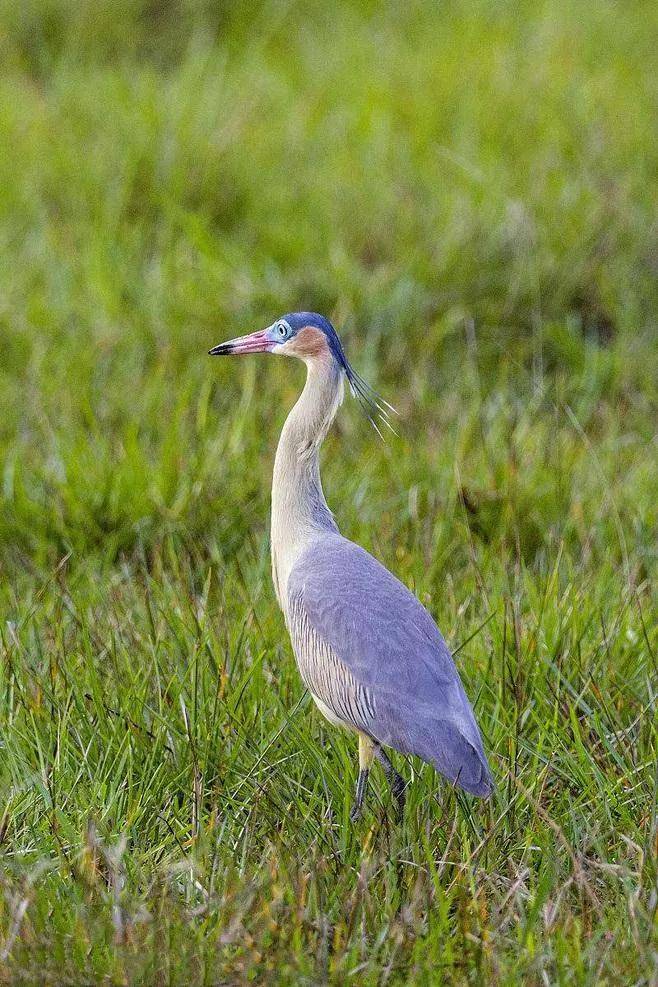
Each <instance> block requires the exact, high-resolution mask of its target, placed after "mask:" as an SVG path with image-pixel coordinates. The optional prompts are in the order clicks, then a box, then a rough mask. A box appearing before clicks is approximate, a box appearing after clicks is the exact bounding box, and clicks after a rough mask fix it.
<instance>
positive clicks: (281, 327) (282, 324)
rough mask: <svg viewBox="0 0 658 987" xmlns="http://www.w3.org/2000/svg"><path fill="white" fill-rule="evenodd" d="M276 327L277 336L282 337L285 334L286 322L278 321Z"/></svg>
mask: <svg viewBox="0 0 658 987" xmlns="http://www.w3.org/2000/svg"><path fill="white" fill-rule="evenodd" d="M277 329H278V330H279V336H281V338H283V337H284V336H285V334H286V324H285V322H279V324H278V326H277Z"/></svg>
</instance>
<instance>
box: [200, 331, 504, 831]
mask: <svg viewBox="0 0 658 987" xmlns="http://www.w3.org/2000/svg"><path fill="white" fill-rule="evenodd" d="M262 351H267V352H275V353H281V354H282V355H289V356H296V357H298V358H300V359H302V360H304V362H305V363H306V365H307V368H308V375H307V380H306V385H305V387H304V390H303V391H302V394H301V396H300V398H299V400H298V401H297V404H296V405H295V407H294V408H293V409H292V411H291V413H290V415H289V416H288V419H287V421H286V424H285V426H284V429H283V432H282V434H281V439H280V441H279V446H278V448H277V454H276V459H275V465H274V479H273V484H272V575H273V580H274V585H275V590H276V594H277V598H278V600H279V603H280V605H281V608H282V610H283V612H284V616H285V619H286V624H287V626H288V629H289V632H290V636H291V640H292V644H293V649H294V652H295V656H296V658H297V663H298V666H299V670H300V673H301V675H302V678H303V680H304V682H305V684H306V685H307V687H308V689H309V691H310V692H311V694H312V696H313V698H314V700H315V701H316V703H317V704H318V706H319V708H320V709H321V710H322V712H323V713H324V714H325V715H326V716H327V717H328V718H329V719H330V720H331V721H332V722H333V723H337V724H341V725H343V726H346V727H348V728H351V729H354V730H356V731H357V733H358V735H359V763H360V773H359V783H358V786H357V795H356V803H355V810H356V811H355V813H354V814H355V815H356V814H358V812H359V811H360V809H361V804H362V801H363V797H364V793H365V789H366V783H367V777H368V770H369V768H370V764H371V762H372V758H373V757H374V756H377V757H378V758H379V759H380V760H381V761H382V763H383V764H384V768H385V770H386V772H387V775H388V776H389V779H390V780H391V781H392V784H393V789H394V793H395V794H396V795H397V796H398V798H399V799H400V801H401V802H402V801H403V794H404V785H403V783H402V780H401V778H400V776H399V775H397V773H396V772H395V771H394V770H393V767H392V765H391V764H390V761H389V760H388V758H387V756H386V755H385V754H384V752H383V750H382V749H381V745H385V746H387V747H392V748H394V749H395V750H398V751H401V752H402V753H405V754H417V755H418V756H419V757H421V758H423V760H425V761H428V762H430V763H431V764H433V765H434V766H435V767H436V769H437V770H438V771H440V772H441V774H443V775H445V777H446V778H448V779H449V780H450V781H451V782H452V783H454V784H457V785H459V786H461V787H462V788H464V789H465V790H466V791H468V792H471V793H472V794H474V795H481V796H486V795H488V794H489V792H490V791H491V777H490V774H489V769H488V766H487V761H486V757H485V754H484V750H483V747H482V741H481V738H480V733H479V730H478V727H477V724H476V722H475V717H474V715H473V711H472V709H471V706H470V704H469V702H468V699H467V697H466V694H465V692H464V689H463V686H462V684H461V681H460V679H459V675H458V673H457V670H456V668H455V665H454V662H453V660H452V657H451V655H450V652H449V650H448V648H447V645H446V643H445V641H444V640H443V637H442V636H441V634H440V632H439V630H438V628H437V627H436V624H435V623H434V621H433V620H432V618H431V617H430V615H429V613H428V612H427V611H426V610H425V608H424V607H423V606H422V605H421V604H420V603H419V601H418V600H417V599H416V597H415V596H414V595H413V594H412V593H411V592H410V591H409V590H408V589H407V588H406V587H405V586H404V585H403V584H402V583H401V582H400V581H399V580H398V579H396V578H395V576H393V575H392V574H391V573H390V572H389V571H388V570H387V569H386V568H385V567H384V566H383V565H381V564H380V563H379V562H377V561H376V560H375V559H374V558H373V557H372V556H371V555H369V554H368V553H367V552H365V551H364V550H363V549H362V548H360V547H359V546H358V545H355V544H354V543H352V542H350V541H348V540H347V539H346V538H343V537H342V536H341V535H340V534H339V532H338V528H337V526H336V523H335V521H334V518H333V515H332V513H331V511H330V510H329V508H328V507H327V504H326V501H325V499H324V494H323V492H322V484H321V481H320V470H319V462H318V450H319V446H320V443H321V442H322V440H323V438H324V436H325V435H326V433H327V430H328V428H329V426H330V425H331V421H332V420H333V417H334V415H335V413H336V411H337V409H338V407H339V405H340V402H341V400H342V395H343V376H346V377H347V379H348V381H349V383H350V386H351V388H352V391H353V393H355V394H356V396H357V397H358V398H359V400H360V401H361V403H362V404H363V406H364V409H365V410H366V413H367V415H368V417H369V418H370V420H371V421H373V424H374V423H375V418H376V417H377V416H379V417H380V418H381V419H382V420H383V421H384V422H387V419H388V414H387V411H386V408H387V407H388V406H386V405H385V403H382V402H381V400H380V399H378V398H377V396H376V395H375V394H374V392H372V391H371V390H370V389H369V388H368V387H367V385H366V384H365V382H364V381H363V380H362V379H361V378H360V377H359V376H358V375H357V374H356V373H355V371H354V370H353V369H352V367H351V366H350V365H349V363H348V362H347V359H346V357H345V354H344V352H343V349H342V346H341V344H340V341H339V340H338V336H337V335H336V333H335V331H334V329H333V327H332V326H331V324H330V323H329V322H328V321H327V320H326V319H324V318H323V317H322V316H318V315H315V314H313V313H308V312H301V313H295V314H292V315H287V316H285V317H284V318H283V319H280V320H278V321H277V322H275V323H274V324H273V325H272V326H270V327H269V328H268V329H266V330H263V331H262V332H259V333H253V334H252V335H251V336H246V337H242V338H241V339H237V340H231V341H229V342H228V343H223V344H221V345H220V346H218V347H215V348H214V350H211V354H213V355H224V354H230V353H241V352H245V353H248V352H262Z"/></svg>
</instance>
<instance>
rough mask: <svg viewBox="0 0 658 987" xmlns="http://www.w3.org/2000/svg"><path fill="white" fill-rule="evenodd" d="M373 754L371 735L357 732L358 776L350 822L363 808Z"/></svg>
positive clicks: (373, 744)
mask: <svg viewBox="0 0 658 987" xmlns="http://www.w3.org/2000/svg"><path fill="white" fill-rule="evenodd" d="M374 756H375V743H374V741H373V740H372V738H371V737H368V735H367V734H365V733H360V734H359V777H358V779H357V782H356V794H355V796H354V805H353V806H352V811H351V812H350V819H351V821H352V822H356V820H357V819H359V818H360V816H361V812H362V810H363V800H364V798H365V794H366V789H367V787H368V775H369V773H370V765H371V764H372V759H373V757H374Z"/></svg>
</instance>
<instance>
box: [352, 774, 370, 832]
mask: <svg viewBox="0 0 658 987" xmlns="http://www.w3.org/2000/svg"><path fill="white" fill-rule="evenodd" d="M368 774H369V772H368V770H367V768H366V769H365V770H364V769H361V770H360V771H359V777H358V779H357V782H356V794H355V796H354V805H353V806H352V811H351V812H350V820H351V821H352V822H356V820H357V819H359V818H360V817H361V812H362V810H363V799H364V798H365V794H366V788H367V787H368Z"/></svg>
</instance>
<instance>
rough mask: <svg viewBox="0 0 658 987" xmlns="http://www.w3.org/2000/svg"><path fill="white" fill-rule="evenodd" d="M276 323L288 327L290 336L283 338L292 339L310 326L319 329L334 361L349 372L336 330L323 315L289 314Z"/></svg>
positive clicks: (313, 313)
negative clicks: (324, 337) (285, 324)
mask: <svg viewBox="0 0 658 987" xmlns="http://www.w3.org/2000/svg"><path fill="white" fill-rule="evenodd" d="M278 322H283V323H287V325H289V326H290V334H289V335H287V336H286V337H285V338H286V340H287V339H292V338H293V336H294V335H296V333H298V332H299V330H300V329H304V328H305V327H306V326H312V327H313V328H314V329H319V330H320V332H323V333H324V335H325V336H326V339H327V343H328V344H329V349H330V350H331V352H332V354H333V356H334V359H335V360H336V361H337V363H339V364H340V366H341V367H342V368H343V370H345V371H346V372H349V371H350V369H351V368H350V365H349V363H348V362H347V357H346V356H345V351H344V350H343V347H342V345H341V342H340V339H339V338H338V334H337V333H336V330H335V329H334V327H333V326H332V324H331V322H330V321H329V319H325V317H324V316H323V315H318V313H317V312H289V313H288V314H287V315H284V316H283V317H282V318H281V319H279V320H277V322H275V323H274V327H275V330H276V326H277V325H278Z"/></svg>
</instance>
